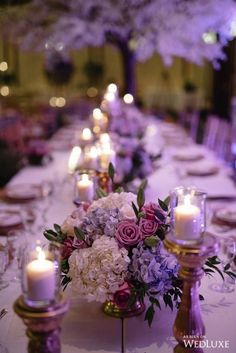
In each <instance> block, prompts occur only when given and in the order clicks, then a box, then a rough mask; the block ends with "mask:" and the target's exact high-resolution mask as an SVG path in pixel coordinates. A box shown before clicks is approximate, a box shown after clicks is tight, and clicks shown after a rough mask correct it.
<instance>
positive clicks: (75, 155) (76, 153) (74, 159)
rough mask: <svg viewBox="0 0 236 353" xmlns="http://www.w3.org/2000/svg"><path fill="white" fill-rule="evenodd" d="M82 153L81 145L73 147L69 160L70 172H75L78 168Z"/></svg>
mask: <svg viewBox="0 0 236 353" xmlns="http://www.w3.org/2000/svg"><path fill="white" fill-rule="evenodd" d="M80 155H81V148H80V147H79V146H75V147H73V149H72V151H71V154H70V157H69V161H68V170H69V172H70V173H73V172H74V171H75V170H76V167H77V165H78V162H79V159H80Z"/></svg>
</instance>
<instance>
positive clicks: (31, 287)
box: [26, 248, 56, 302]
mask: <svg viewBox="0 0 236 353" xmlns="http://www.w3.org/2000/svg"><path fill="white" fill-rule="evenodd" d="M26 279H27V288H28V293H27V295H28V300H30V301H32V302H34V301H35V302H37V301H42V302H45V301H46V302H47V301H51V300H53V299H54V298H55V291H56V273H55V266H54V263H53V262H52V261H50V260H47V259H46V258H45V253H44V251H43V250H42V249H41V248H40V249H38V258H37V259H36V260H33V261H31V262H29V263H28V264H27V266H26Z"/></svg>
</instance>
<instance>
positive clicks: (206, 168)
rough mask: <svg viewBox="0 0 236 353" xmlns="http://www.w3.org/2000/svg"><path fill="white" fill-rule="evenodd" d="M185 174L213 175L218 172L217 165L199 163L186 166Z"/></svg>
mask: <svg viewBox="0 0 236 353" xmlns="http://www.w3.org/2000/svg"><path fill="white" fill-rule="evenodd" d="M186 171H187V174H189V175H193V176H210V175H215V174H217V173H218V172H219V167H218V166H217V165H216V164H214V163H201V164H200V163H199V164H195V165H191V166H188V167H187V169H186Z"/></svg>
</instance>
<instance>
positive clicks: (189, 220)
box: [174, 195, 201, 241]
mask: <svg viewBox="0 0 236 353" xmlns="http://www.w3.org/2000/svg"><path fill="white" fill-rule="evenodd" d="M174 224H175V229H174V230H175V236H176V238H177V239H179V240H190V241H191V240H197V239H199V237H200V236H201V210H200V208H199V207H197V206H195V205H192V204H191V195H185V196H184V203H183V204H182V205H179V206H177V207H175V209H174Z"/></svg>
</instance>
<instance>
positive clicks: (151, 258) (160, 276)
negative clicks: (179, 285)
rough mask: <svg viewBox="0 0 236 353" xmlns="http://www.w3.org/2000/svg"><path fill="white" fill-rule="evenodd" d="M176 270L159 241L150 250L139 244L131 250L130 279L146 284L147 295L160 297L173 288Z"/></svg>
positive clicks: (175, 263) (172, 260)
mask: <svg viewBox="0 0 236 353" xmlns="http://www.w3.org/2000/svg"><path fill="white" fill-rule="evenodd" d="M178 269H179V266H178V264H177V261H176V259H175V257H174V256H172V255H170V254H169V253H167V252H166V250H165V249H164V246H163V244H162V242H161V241H159V242H158V243H157V245H156V246H155V247H152V248H149V247H147V246H145V244H144V243H143V242H141V243H139V244H138V245H137V247H136V248H134V249H133V250H132V262H131V265H130V266H129V270H130V273H131V278H130V279H135V280H138V281H140V282H143V283H145V284H148V286H149V293H150V294H152V296H154V297H155V296H156V297H159V296H162V295H163V294H165V293H166V292H167V291H168V290H170V289H171V288H173V284H172V282H173V279H174V278H176V277H177V275H178Z"/></svg>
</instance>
